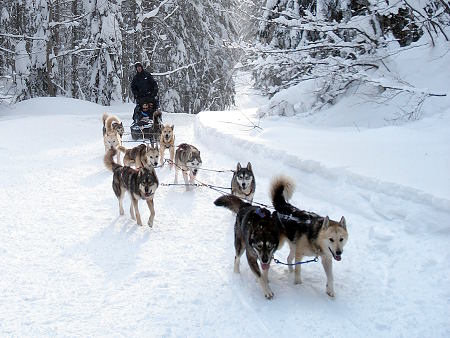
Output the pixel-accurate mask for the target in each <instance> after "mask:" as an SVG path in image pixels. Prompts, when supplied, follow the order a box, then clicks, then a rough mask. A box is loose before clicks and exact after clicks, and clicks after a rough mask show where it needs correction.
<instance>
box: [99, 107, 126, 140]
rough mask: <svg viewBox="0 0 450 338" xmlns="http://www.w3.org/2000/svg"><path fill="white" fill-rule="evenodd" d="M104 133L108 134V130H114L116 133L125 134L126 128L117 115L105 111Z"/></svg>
mask: <svg viewBox="0 0 450 338" xmlns="http://www.w3.org/2000/svg"><path fill="white" fill-rule="evenodd" d="M102 119H103V135H105V134H106V132H107V131H111V130H114V131H115V132H116V133H118V134H119V135H120V137H122V136H123V133H124V128H123V124H122V122H121V121H120V120H119V118H118V117H117V116H114V115H108V113H103V117H102Z"/></svg>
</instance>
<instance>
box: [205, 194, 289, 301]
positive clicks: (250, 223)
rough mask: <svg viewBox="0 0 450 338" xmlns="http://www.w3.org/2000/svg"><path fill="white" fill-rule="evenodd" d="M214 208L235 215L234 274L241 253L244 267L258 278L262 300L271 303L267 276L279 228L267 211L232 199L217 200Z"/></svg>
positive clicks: (237, 199)
mask: <svg viewBox="0 0 450 338" xmlns="http://www.w3.org/2000/svg"><path fill="white" fill-rule="evenodd" d="M214 204H215V205H217V206H222V207H225V208H228V209H230V210H231V211H233V212H235V213H236V222H235V224H234V247H235V250H236V256H235V257H234V272H235V273H239V263H240V258H241V256H242V254H243V253H244V251H245V253H246V255H247V262H248V265H249V266H250V269H251V270H252V271H253V273H254V274H255V275H256V277H257V278H258V280H259V282H260V284H261V287H262V289H263V292H264V296H265V297H266V298H267V299H272V298H273V292H272V290H271V289H270V287H269V280H268V275H269V268H270V262H271V260H272V256H273V253H274V252H275V251H276V250H277V249H278V245H279V243H280V228H279V227H278V225H277V223H276V220H275V218H274V216H273V215H272V214H271V213H270V211H269V210H267V209H265V208H261V207H257V206H252V205H251V204H250V203H247V202H244V201H243V200H241V199H240V198H239V197H236V196H234V195H225V196H221V197H219V198H218V199H216V200H215V201H214ZM258 260H259V263H260V265H261V269H262V273H261V270H260V268H259V265H258Z"/></svg>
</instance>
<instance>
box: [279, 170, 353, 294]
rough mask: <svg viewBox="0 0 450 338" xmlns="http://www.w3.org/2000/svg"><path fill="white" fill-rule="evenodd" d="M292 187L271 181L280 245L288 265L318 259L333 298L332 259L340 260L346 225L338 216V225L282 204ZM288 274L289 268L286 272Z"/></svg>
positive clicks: (298, 275) (283, 179) (298, 278)
mask: <svg viewBox="0 0 450 338" xmlns="http://www.w3.org/2000/svg"><path fill="white" fill-rule="evenodd" d="M294 190H295V184H294V182H293V181H292V179H290V178H288V177H285V176H279V177H276V178H275V179H273V180H272V183H271V187H270V195H271V198H272V205H273V206H274V208H275V210H276V212H275V214H276V219H277V222H278V224H279V226H280V228H281V229H282V241H283V240H287V242H288V243H289V248H290V253H289V256H288V258H287V260H288V263H292V261H293V259H294V257H295V261H296V262H299V261H301V259H302V257H303V256H316V257H320V258H321V261H322V265H323V269H324V270H325V274H326V276H327V287H326V290H327V294H328V295H329V296H330V297H334V296H335V292H334V278H333V259H335V260H336V261H340V260H341V255H342V253H343V251H344V246H345V243H346V242H347V239H348V233H347V225H346V221H345V218H344V217H343V216H342V218H341V220H340V221H339V222H336V221H333V220H330V219H329V218H328V216H326V217H322V216H319V215H317V214H315V213H313V212H308V211H304V210H300V209H298V208H296V207H295V206H293V205H292V204H289V203H288V202H287V201H286V200H289V199H290V198H291V197H292V194H293V192H294ZM290 270H292V268H290ZM300 283H302V279H301V270H300V265H299V264H297V265H295V284H300Z"/></svg>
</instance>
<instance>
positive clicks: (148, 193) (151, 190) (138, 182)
mask: <svg viewBox="0 0 450 338" xmlns="http://www.w3.org/2000/svg"><path fill="white" fill-rule="evenodd" d="M116 152H117V150H116V149H111V150H109V151H108V152H107V153H106V155H105V157H104V159H103V162H104V163H105V166H106V168H107V169H108V170H110V171H112V172H113V182H112V188H113V190H114V194H115V195H116V197H117V199H118V200H119V213H120V215H123V214H124V211H123V198H124V196H125V192H127V191H128V192H129V194H130V198H131V205H130V215H131V218H132V219H134V220H136V222H137V224H138V225H142V220H141V214H140V213H139V205H138V203H139V200H140V199H143V200H145V201H146V202H147V206H148V209H149V210H150V217H149V219H148V222H147V224H148V225H149V226H150V227H152V226H153V219H154V218H155V208H154V203H153V197H154V194H155V191H156V189H157V188H158V186H159V181H158V177H157V176H156V173H155V169H153V168H150V169H149V168H139V169H133V168H131V167H127V166H125V167H123V166H121V165H119V164H117V163H115V162H114V160H113V158H114V155H115V154H116ZM135 213H136V216H135Z"/></svg>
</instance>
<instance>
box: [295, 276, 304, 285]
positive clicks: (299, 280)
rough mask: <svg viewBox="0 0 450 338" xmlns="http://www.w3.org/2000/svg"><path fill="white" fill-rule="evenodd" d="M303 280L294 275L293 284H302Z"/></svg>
mask: <svg viewBox="0 0 450 338" xmlns="http://www.w3.org/2000/svg"><path fill="white" fill-rule="evenodd" d="M302 283H303V281H302V279H301V278H300V277H295V280H294V284H302Z"/></svg>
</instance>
